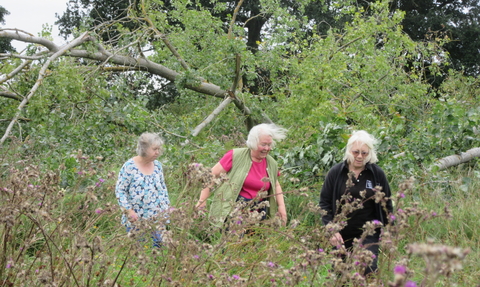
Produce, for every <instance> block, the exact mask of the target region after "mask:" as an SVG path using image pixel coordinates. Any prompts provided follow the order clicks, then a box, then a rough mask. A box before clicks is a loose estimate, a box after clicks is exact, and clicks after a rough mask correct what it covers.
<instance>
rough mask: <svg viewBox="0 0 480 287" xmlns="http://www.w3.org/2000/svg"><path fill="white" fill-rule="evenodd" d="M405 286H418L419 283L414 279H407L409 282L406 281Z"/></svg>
mask: <svg viewBox="0 0 480 287" xmlns="http://www.w3.org/2000/svg"><path fill="white" fill-rule="evenodd" d="M405 287H417V283H415V282H413V281H407V283H405Z"/></svg>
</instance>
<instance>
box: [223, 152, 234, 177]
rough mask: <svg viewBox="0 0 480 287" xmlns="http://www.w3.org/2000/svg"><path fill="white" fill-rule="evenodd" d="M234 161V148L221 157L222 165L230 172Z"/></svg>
mask: <svg viewBox="0 0 480 287" xmlns="http://www.w3.org/2000/svg"><path fill="white" fill-rule="evenodd" d="M232 162H233V149H232V150H229V151H228V152H227V153H226V154H225V155H223V157H222V158H221V159H220V165H221V166H222V167H223V169H224V170H225V171H226V172H229V171H230V170H231V169H232Z"/></svg>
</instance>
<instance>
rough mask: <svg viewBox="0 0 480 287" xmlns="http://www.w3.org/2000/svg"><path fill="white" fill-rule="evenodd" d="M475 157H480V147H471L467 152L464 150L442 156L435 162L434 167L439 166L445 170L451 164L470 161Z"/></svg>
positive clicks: (439, 168)
mask: <svg viewBox="0 0 480 287" xmlns="http://www.w3.org/2000/svg"><path fill="white" fill-rule="evenodd" d="M475 157H480V147H477V148H472V149H469V150H467V151H466V152H462V153H460V154H454V155H450V156H447V157H444V158H441V159H439V160H438V162H437V163H435V164H434V167H437V168H438V170H443V169H447V168H449V167H451V166H456V165H459V164H461V163H464V162H467V161H470V160H472V159H473V158H475Z"/></svg>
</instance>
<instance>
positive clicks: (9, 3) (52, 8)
mask: <svg viewBox="0 0 480 287" xmlns="http://www.w3.org/2000/svg"><path fill="white" fill-rule="evenodd" d="M67 2H68V0H2V1H0V6H2V7H3V8H5V9H6V10H7V11H9V12H10V14H9V15H6V16H5V23H4V24H3V25H2V26H1V27H2V28H18V29H21V30H24V31H26V32H29V33H31V34H33V35H35V36H38V33H40V32H41V31H42V25H43V24H49V25H50V26H53V29H52V36H53V37H54V42H55V44H58V45H62V44H64V43H65V41H64V40H63V39H62V38H61V37H59V36H58V29H57V27H56V26H55V25H54V22H55V21H56V20H57V18H56V17H55V13H58V14H60V15H62V14H63V12H64V11H65V10H66V9H67ZM12 46H13V47H15V48H16V49H17V51H19V52H20V50H21V49H23V48H25V47H26V44H23V43H22V42H19V41H12Z"/></svg>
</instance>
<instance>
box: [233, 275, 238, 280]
mask: <svg viewBox="0 0 480 287" xmlns="http://www.w3.org/2000/svg"><path fill="white" fill-rule="evenodd" d="M232 278H233V279H236V280H238V279H240V276H238V275H233V276H232Z"/></svg>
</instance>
